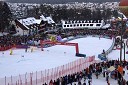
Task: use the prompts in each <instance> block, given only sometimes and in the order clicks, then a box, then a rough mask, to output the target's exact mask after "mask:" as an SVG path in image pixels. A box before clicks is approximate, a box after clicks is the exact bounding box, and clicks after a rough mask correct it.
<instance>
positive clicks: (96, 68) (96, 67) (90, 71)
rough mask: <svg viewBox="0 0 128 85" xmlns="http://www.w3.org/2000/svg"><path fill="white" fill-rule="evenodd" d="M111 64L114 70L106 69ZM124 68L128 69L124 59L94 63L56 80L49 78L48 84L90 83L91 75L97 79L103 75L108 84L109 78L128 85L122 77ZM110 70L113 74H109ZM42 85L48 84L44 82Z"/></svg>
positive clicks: (121, 84) (119, 84) (83, 84)
mask: <svg viewBox="0 0 128 85" xmlns="http://www.w3.org/2000/svg"><path fill="white" fill-rule="evenodd" d="M111 66H113V67H114V68H115V70H113V71H110V70H108V69H109V68H110V67H111ZM124 69H125V70H124ZM126 70H128V62H126V61H123V62H122V63H121V64H120V61H119V60H111V61H106V62H100V63H94V64H91V65H90V66H89V67H88V68H85V69H84V70H82V71H80V72H77V73H73V74H69V75H65V76H62V77H61V78H58V79H57V80H52V79H51V81H50V82H49V85H68V84H70V85H92V84H91V83H92V81H93V78H92V75H95V76H96V79H98V77H99V75H100V76H102V77H104V79H105V81H106V84H107V85H110V82H109V80H110V78H111V79H113V80H115V81H117V85H128V81H126V80H125V79H124V78H123V76H124V75H125V71H126ZM112 72H113V74H111V73H112ZM82 80H83V81H82ZM87 83H88V84H87ZM106 84H105V85H106ZM42 85H48V84H46V83H45V84H42Z"/></svg>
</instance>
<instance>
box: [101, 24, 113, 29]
mask: <svg viewBox="0 0 128 85" xmlns="http://www.w3.org/2000/svg"><path fill="white" fill-rule="evenodd" d="M110 26H111V25H110V24H106V25H104V26H103V27H102V28H103V29H105V28H108V27H110Z"/></svg>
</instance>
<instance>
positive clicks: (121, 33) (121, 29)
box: [120, 15, 123, 64]
mask: <svg viewBox="0 0 128 85" xmlns="http://www.w3.org/2000/svg"><path fill="white" fill-rule="evenodd" d="M120 31H121V32H120V35H121V40H120V41H121V42H120V46H121V49H120V64H121V63H122V47H123V46H122V44H123V15H122V18H121V27H120Z"/></svg>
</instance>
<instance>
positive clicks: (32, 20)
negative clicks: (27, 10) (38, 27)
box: [19, 17, 41, 25]
mask: <svg viewBox="0 0 128 85" xmlns="http://www.w3.org/2000/svg"><path fill="white" fill-rule="evenodd" d="M19 21H20V23H22V24H24V25H33V24H40V23H41V20H39V19H35V18H34V17H29V18H26V19H20V20H19Z"/></svg>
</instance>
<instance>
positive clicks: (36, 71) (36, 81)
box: [36, 71, 37, 85]
mask: <svg viewBox="0 0 128 85" xmlns="http://www.w3.org/2000/svg"><path fill="white" fill-rule="evenodd" d="M36 85H37V71H36Z"/></svg>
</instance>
